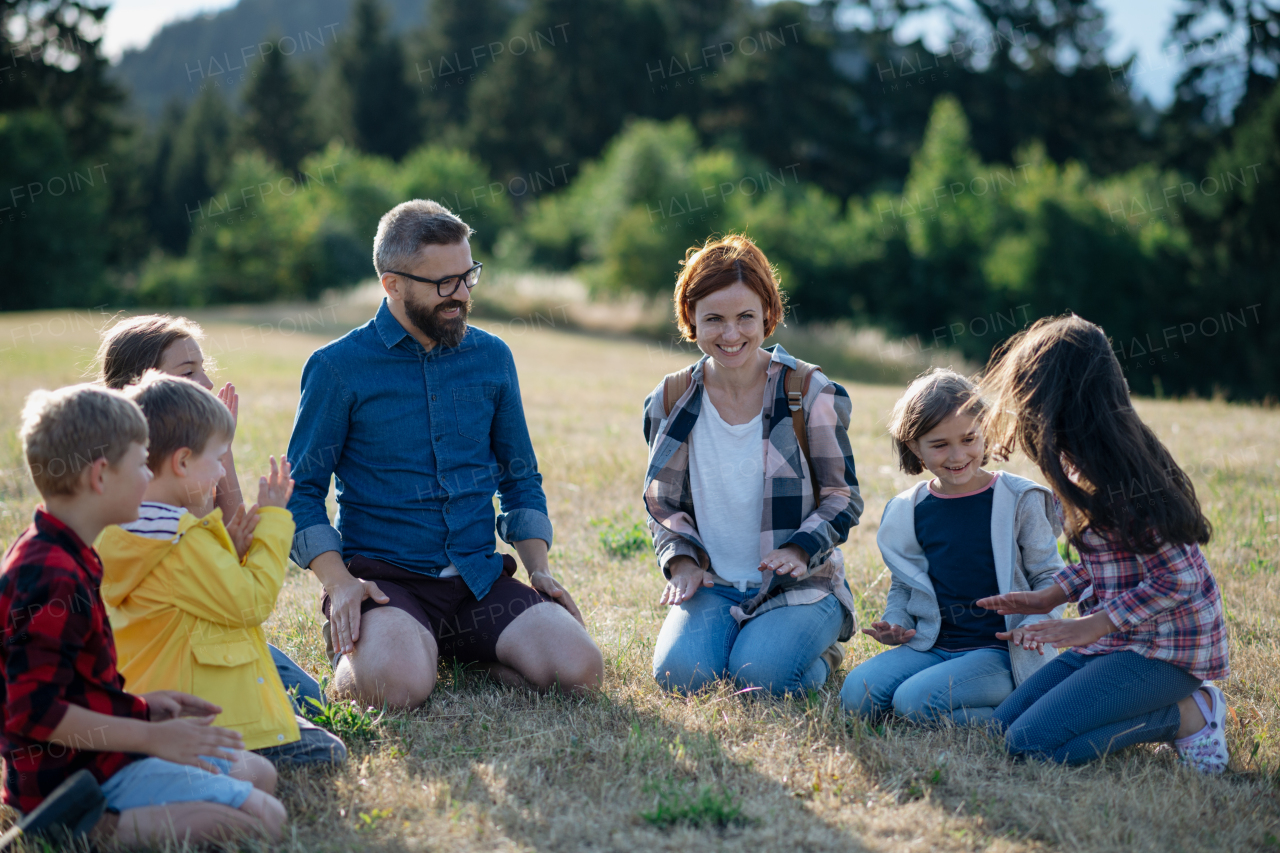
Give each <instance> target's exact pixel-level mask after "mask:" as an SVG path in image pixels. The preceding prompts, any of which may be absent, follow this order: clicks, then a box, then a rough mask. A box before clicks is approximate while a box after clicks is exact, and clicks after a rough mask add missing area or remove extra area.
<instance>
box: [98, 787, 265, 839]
mask: <svg viewBox="0 0 1280 853" xmlns="http://www.w3.org/2000/svg"><path fill="white" fill-rule="evenodd" d="M255 797H265V798H266V799H267V800H270V802H271V803H275V805H276V806H277V807H279V812H278V817H277V816H276V815H275V814H273V812H272V810H271V809H270V807H269V804H268V805H266V806H264V805H263V804H262V803H254V805H253V807H252V808H253V810H250V808H249V806H250V803H251V802H252V801H253V800H254V798H255ZM283 824H284V806H281V805H280V803H279V801H277V800H276V799H275V798H274V797H272V796H270V795H268V794H264V793H262V792H261V791H257V790H255V791H254V792H253V793H252V794H250V795H249V799H248V800H245V802H244V805H242V806H241V807H240V808H239V809H233V808H231V807H230V806H224V805H220V804H218V803H198V802H197V803H172V804H170V805H167V806H144V807H142V808H137V809H129V810H127V811H123V812H121V813H120V817H119V822H118V823H117V825H116V839H117V840H118V841H119V842H120V843H121V844H123V845H124V846H126V847H137V846H144V845H145V846H151V845H159V844H161V843H162V842H164V841H165V840H166V839H169V838H177V839H184V838H185V839H189V840H190V841H194V842H197V843H205V842H221V841H231V840H234V839H236V838H237V837H240V838H243V837H245V836H266V837H267V838H268V839H270V840H272V841H278V840H279V839H280V829H281V827H282V826H283Z"/></svg>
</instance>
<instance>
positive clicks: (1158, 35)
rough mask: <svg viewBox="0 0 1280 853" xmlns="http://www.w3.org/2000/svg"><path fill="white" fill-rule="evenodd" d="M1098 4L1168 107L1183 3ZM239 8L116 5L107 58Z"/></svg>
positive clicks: (162, 0) (1145, 82)
mask: <svg viewBox="0 0 1280 853" xmlns="http://www.w3.org/2000/svg"><path fill="white" fill-rule="evenodd" d="M1097 2H1098V5H1099V6H1101V7H1102V8H1103V9H1104V10H1105V11H1106V13H1107V18H1108V23H1109V26H1110V28H1111V31H1112V33H1113V35H1114V36H1115V40H1114V42H1113V43H1112V45H1111V48H1110V49H1109V50H1108V51H1107V59H1108V60H1109V61H1110V62H1112V63H1113V64H1118V63H1120V62H1123V61H1124V59H1126V58H1127V57H1128V56H1129V55H1130V54H1132V53H1136V54H1138V59H1139V63H1140V64H1141V68H1142V69H1143V70H1142V71H1141V72H1140V73H1137V74H1135V75H1134V79H1133V85H1134V87H1135V88H1136V89H1138V90H1140V91H1141V92H1142V93H1144V94H1145V95H1146V96H1147V97H1148V98H1149V99H1150V100H1151V101H1152V102H1153V103H1154V104H1155V105H1156V106H1157V107H1164V106H1166V105H1167V104H1168V103H1169V102H1170V101H1171V100H1172V99H1173V84H1174V81H1175V80H1176V79H1177V75H1178V68H1177V67H1176V66H1175V64H1174V63H1173V62H1171V61H1169V60H1168V59H1167V57H1166V56H1165V55H1164V54H1163V45H1164V39H1165V37H1166V36H1167V35H1168V33H1169V27H1170V25H1171V24H1172V22H1173V15H1174V10H1175V9H1176V8H1177V7H1178V6H1179V5H1180V0H1097ZM235 3H236V0H114V2H112V3H111V11H109V12H108V13H107V19H106V35H105V38H104V40H103V43H104V46H105V48H106V54H107V56H109V57H111V58H112V59H118V58H119V57H120V55H121V53H123V52H124V50H125V49H126V48H130V47H143V46H145V45H146V43H147V42H148V41H150V39H151V37H152V36H153V35H155V33H156V31H157V30H159V29H160V28H161V27H162V26H164V25H165V24H167V23H169V22H170V21H175V20H179V19H183V18H190V17H193V16H195V15H197V14H199V13H201V12H215V11H217V10H219V9H225V8H226V7H228V6H233V5H235ZM926 43H927V41H926ZM931 49H932V47H931Z"/></svg>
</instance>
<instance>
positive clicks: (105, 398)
mask: <svg viewBox="0 0 1280 853" xmlns="http://www.w3.org/2000/svg"><path fill="white" fill-rule="evenodd" d="M19 435H20V436H21V438H22V450H23V452H24V453H26V456H27V465H28V466H29V467H30V468H31V479H33V480H35V484H36V489H37V490H38V491H39V492H40V494H41V495H42V496H43V497H45V498H50V497H54V496H58V495H74V494H75V493H76V491H77V489H78V487H79V483H80V476H81V474H82V473H83V472H84V471H85V470H86V469H87V468H89V467H90V466H91V465H93V463H95V462H97V461H98V460H99V459H106V460H107V464H109V465H113V466H114V465H115V464H116V463H117V462H119V461H120V459H121V457H123V456H124V454H125V453H126V452H127V451H128V450H129V445H130V444H132V443H136V444H141V445H144V446H145V445H146V443H147V419H146V418H145V417H143V415H142V412H141V410H139V409H138V407H137V405H135V404H134V403H133V402H132V401H131V400H129V399H128V398H127V397H126V396H125V395H124V394H121V393H120V392H119V391H113V390H111V389H109V388H103V387H101V386H99V385H88V384H85V385H72V386H70V387H67V388H60V389H58V390H57V391H43V390H42V391H32V392H31V394H30V395H29V396H28V397H27V402H26V405H25V406H23V409H22V428H21V429H20V431H19Z"/></svg>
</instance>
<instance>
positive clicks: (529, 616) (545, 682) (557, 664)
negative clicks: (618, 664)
mask: <svg viewBox="0 0 1280 853" xmlns="http://www.w3.org/2000/svg"><path fill="white" fill-rule="evenodd" d="M498 658H499V660H501V661H502V662H503V663H506V664H507V665H509V666H511V667H513V668H515V669H516V670H518V671H519V672H520V673H521V675H523V676H524V677H525V678H527V679H528V680H529V681H530V682H532V683H533V685H534V686H535V687H537V688H538V689H540V690H550V689H552V688H553V687H558V688H559V689H560V690H563V691H565V692H569V693H581V692H586V691H591V690H597V689H599V688H600V685H601V684H602V683H603V682H604V656H603V655H602V654H601V653H600V649H599V648H598V647H597V646H596V644H595V642H594V641H593V640H592V639H591V636H590V635H589V634H588V633H587V632H586V629H584V628H583V627H582V626H581V625H579V624H578V622H577V621H576V620H575V619H574V618H573V617H572V616H570V615H569V613H568V612H567V611H565V610H564V609H563V608H561V607H560V606H559V605H557V604H550V603H548V604H540V605H538V606H536V607H531V608H530V609H529V610H527V611H525V612H524V613H523V614H521V615H520V616H519V617H517V619H516V620H515V621H514V622H512V623H511V625H510V626H508V628H507V630H506V631H503V632H502V636H501V637H499V638H498Z"/></svg>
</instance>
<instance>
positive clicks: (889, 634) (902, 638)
mask: <svg viewBox="0 0 1280 853" xmlns="http://www.w3.org/2000/svg"><path fill="white" fill-rule="evenodd" d="M862 633H864V634H866V635H867V636H868V637H871V638H872V639H873V640H875V641H876V642H877V643H880V644H881V645H885V646H900V645H902V644H903V643H905V642H907V641H908V640H910V639H911V638H912V637H914V636H915V635H916V629H915V628H903V627H902V626H901V625H893V624H891V623H889V622H872V623H871V627H870V628H863V629H862Z"/></svg>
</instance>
